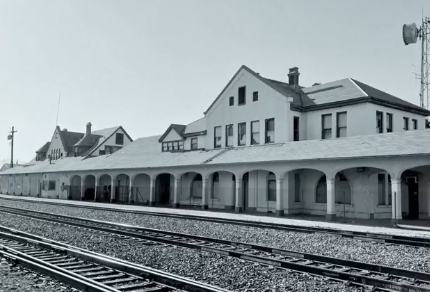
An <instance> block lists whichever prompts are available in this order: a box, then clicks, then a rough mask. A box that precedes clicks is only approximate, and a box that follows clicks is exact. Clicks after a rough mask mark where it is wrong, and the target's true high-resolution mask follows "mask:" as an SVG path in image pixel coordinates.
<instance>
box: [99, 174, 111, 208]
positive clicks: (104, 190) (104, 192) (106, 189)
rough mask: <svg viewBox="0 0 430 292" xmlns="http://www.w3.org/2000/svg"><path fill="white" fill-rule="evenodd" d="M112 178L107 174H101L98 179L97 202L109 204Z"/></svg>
mask: <svg viewBox="0 0 430 292" xmlns="http://www.w3.org/2000/svg"><path fill="white" fill-rule="evenodd" d="M111 184H112V178H111V177H110V175H108V174H103V175H102V176H100V178H99V187H98V188H99V190H98V191H97V192H98V194H97V200H98V201H100V202H110V196H111V191H112V189H111V187H112V186H111Z"/></svg>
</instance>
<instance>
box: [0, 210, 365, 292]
mask: <svg viewBox="0 0 430 292" xmlns="http://www.w3.org/2000/svg"><path fill="white" fill-rule="evenodd" d="M0 214H1V216H0V224H1V225H4V226H8V227H11V228H15V229H19V230H22V231H25V232H29V233H33V234H37V235H40V236H43V237H47V238H50V239H53V240H58V241H62V242H65V243H68V244H71V245H74V246H78V247H81V248H85V249H89V250H92V251H95V252H99V253H103V254H106V255H110V256H114V257H117V258H121V259H124V260H127V261H131V262H135V263H138V264H143V265H146V266H150V267H153V268H156V269H160V270H163V271H166V272H170V273H174V274H177V275H181V276H185V277H189V278H193V279H195V280H198V281H203V282H206V283H209V284H212V285H216V286H219V287H222V288H225V289H228V290H231V291H272V289H273V287H276V288H277V289H278V291H361V290H359V289H358V288H355V287H351V286H346V285H344V284H342V283H336V282H333V281H330V280H328V279H325V278H323V277H318V276H313V275H310V274H303V273H296V272H292V271H286V270H281V269H275V268H273V267H270V266H262V265H259V264H256V263H252V262H248V261H244V260H240V259H237V258H230V257H221V256H219V255H217V254H214V253H207V252H200V251H196V250H192V249H187V248H183V247H174V246H167V245H145V244H143V243H142V242H140V241H138V240H120V239H118V237H117V236H112V235H109V234H107V233H104V232H98V231H93V230H91V231H89V230H86V229H83V228H77V227H72V226H68V225H62V224H57V223H50V222H46V221H42V220H35V219H31V218H26V217H22V216H18V215H12V214H4V213H0Z"/></svg>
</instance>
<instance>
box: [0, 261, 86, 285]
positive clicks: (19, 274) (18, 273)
mask: <svg viewBox="0 0 430 292" xmlns="http://www.w3.org/2000/svg"><path fill="white" fill-rule="evenodd" d="M12 291H16V292H77V291H80V290H77V289H74V288H72V287H69V286H67V285H64V284H62V283H61V282H58V281H57V280H55V279H52V278H49V277H47V276H45V275H42V274H38V273H35V272H33V271H31V270H28V269H26V268H23V267H20V266H14V265H12V263H11V262H9V261H8V260H6V259H5V258H3V257H1V256H0V292H12Z"/></svg>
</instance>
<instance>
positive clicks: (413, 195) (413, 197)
mask: <svg viewBox="0 0 430 292" xmlns="http://www.w3.org/2000/svg"><path fill="white" fill-rule="evenodd" d="M406 184H407V186H408V198H409V216H408V219H419V216H420V205H419V197H418V177H416V176H407V177H406Z"/></svg>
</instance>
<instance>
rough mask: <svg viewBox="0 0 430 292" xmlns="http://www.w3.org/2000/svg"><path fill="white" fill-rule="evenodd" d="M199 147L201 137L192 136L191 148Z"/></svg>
mask: <svg viewBox="0 0 430 292" xmlns="http://www.w3.org/2000/svg"><path fill="white" fill-rule="evenodd" d="M198 148H199V139H198V138H191V150H197V149H198Z"/></svg>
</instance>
